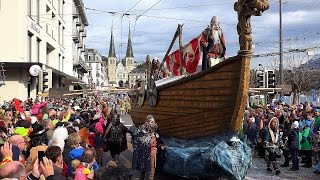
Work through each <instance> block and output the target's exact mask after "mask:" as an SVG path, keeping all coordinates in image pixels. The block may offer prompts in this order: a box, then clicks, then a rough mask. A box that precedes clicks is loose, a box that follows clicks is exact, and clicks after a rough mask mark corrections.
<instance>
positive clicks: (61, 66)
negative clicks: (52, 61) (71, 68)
mask: <svg viewBox="0 0 320 180" xmlns="http://www.w3.org/2000/svg"><path fill="white" fill-rule="evenodd" d="M63 64H64V57H63V56H62V64H61V71H62V72H63V68H64V66H63Z"/></svg>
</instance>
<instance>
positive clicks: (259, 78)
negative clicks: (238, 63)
mask: <svg viewBox="0 0 320 180" xmlns="http://www.w3.org/2000/svg"><path fill="white" fill-rule="evenodd" d="M257 84H258V88H265V75H264V72H263V71H261V70H258V71H257Z"/></svg>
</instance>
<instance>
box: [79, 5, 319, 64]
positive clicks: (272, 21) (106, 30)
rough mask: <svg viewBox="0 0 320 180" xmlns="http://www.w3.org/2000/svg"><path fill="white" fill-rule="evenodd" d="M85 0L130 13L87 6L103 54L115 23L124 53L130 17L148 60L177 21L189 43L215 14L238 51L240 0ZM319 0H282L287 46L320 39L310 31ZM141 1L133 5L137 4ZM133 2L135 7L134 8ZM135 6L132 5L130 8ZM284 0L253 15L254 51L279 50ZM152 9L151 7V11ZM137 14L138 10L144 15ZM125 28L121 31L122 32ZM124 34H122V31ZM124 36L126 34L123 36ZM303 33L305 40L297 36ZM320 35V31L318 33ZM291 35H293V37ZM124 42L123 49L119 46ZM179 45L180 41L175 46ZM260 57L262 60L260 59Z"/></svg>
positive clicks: (141, 56) (137, 50)
mask: <svg viewBox="0 0 320 180" xmlns="http://www.w3.org/2000/svg"><path fill="white" fill-rule="evenodd" d="M158 1H159V0H121V1H118V0H108V1H101V0H100V1H99V0H84V3H85V6H86V7H90V8H95V9H98V10H105V11H113V12H119V13H123V12H126V13H129V14H130V15H129V16H124V17H123V18H122V21H121V15H120V14H114V15H112V14H110V13H106V12H104V13H101V12H100V11H92V10H86V12H87V16H88V19H89V27H88V37H87V43H86V44H87V47H91V48H95V49H97V50H99V51H100V53H102V54H103V55H106V54H107V53H108V50H109V43H110V42H109V41H110V33H111V26H112V23H113V32H114V38H115V46H116V52H117V55H118V56H120V52H122V53H121V58H123V57H124V56H125V51H126V44H127V38H128V32H129V23H130V28H131V35H132V41H133V51H134V55H135V57H136V59H138V60H143V61H144V60H145V57H146V55H147V54H150V55H151V56H152V57H153V56H157V57H159V58H162V57H163V56H164V54H165V52H166V51H167V49H168V47H169V44H170V42H171V40H172V38H173V35H174V32H175V30H176V28H177V25H178V24H179V23H180V24H184V26H183V42H184V43H186V42H188V41H189V40H191V39H192V38H193V37H196V36H197V35H199V34H200V33H201V32H202V31H203V30H204V29H205V28H206V27H207V25H208V24H209V22H210V19H211V17H212V16H214V15H215V16H217V17H219V19H220V22H221V27H222V29H223V32H224V34H225V37H226V41H227V54H228V56H233V55H236V53H237V51H238V49H239V44H238V35H237V31H236V24H237V13H236V12H235V11H234V10H233V4H234V2H235V1H212V0H201V1H185V0H175V1H170V0H162V1H160V2H159V3H158V4H157V5H155V6H154V7H153V8H152V9H150V10H148V9H149V8H150V7H151V6H153V5H154V4H156V3H157V2H158ZM317 2H318V1H317V0H305V1H303V2H301V1H298V0H292V1H287V2H286V3H285V4H283V29H284V32H283V39H284V48H290V47H298V46H299V45H304V44H305V45H306V46H308V42H311V40H314V41H312V43H319V40H318V39H319V38H314V37H312V36H310V34H313V33H316V32H317V31H319V29H320V25H319V24H318V23H317V22H318V21H317V19H319V18H320V11H319V10H320V6H319V5H317ZM135 4H136V6H135V7H134V8H132V7H133V6H134V5H135ZM131 8H132V9H131ZM129 9H131V10H130V11H128V10H129ZM278 9H279V3H278V2H276V1H271V7H270V9H269V10H268V11H266V12H264V14H263V15H262V16H261V17H253V18H252V26H253V34H252V35H253V42H254V43H255V49H254V50H255V53H266V52H274V51H276V50H277V49H279V48H278V44H279V30H278V29H279V12H278ZM146 10H148V11H146ZM141 14H142V16H140V17H139V18H138V19H137V20H136V18H137V17H138V15H141ZM121 32H122V33H121ZM121 34H122V35H121ZM121 37H122V38H121ZM295 37H298V38H300V39H303V37H305V39H304V40H300V39H299V40H297V42H298V43H297V42H294V41H293V40H292V39H294V38H295ZM317 37H319V35H318V36H317ZM290 38H291V40H290V41H289V40H288V39H290ZM121 45H122V50H121V49H120V47H121ZM175 48H178V41H177V42H176V44H175V46H174V48H173V50H174V49H175ZM256 61H258V60H256Z"/></svg>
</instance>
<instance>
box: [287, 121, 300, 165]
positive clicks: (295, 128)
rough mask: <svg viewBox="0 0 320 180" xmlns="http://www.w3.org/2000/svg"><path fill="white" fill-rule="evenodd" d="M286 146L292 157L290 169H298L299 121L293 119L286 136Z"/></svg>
mask: <svg viewBox="0 0 320 180" xmlns="http://www.w3.org/2000/svg"><path fill="white" fill-rule="evenodd" d="M288 147H289V151H290V155H291V159H292V168H291V169H290V170H291V171H297V170H299V158H298V152H299V122H298V121H295V122H293V123H292V130H291V131H290V134H289V137H288Z"/></svg>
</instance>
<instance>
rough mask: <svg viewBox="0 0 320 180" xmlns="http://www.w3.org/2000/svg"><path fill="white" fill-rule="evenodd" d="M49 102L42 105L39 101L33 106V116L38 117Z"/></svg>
mask: <svg viewBox="0 0 320 180" xmlns="http://www.w3.org/2000/svg"><path fill="white" fill-rule="evenodd" d="M46 105H47V102H43V103H40V102H39V100H36V101H35V102H34V104H33V106H32V115H37V114H39V112H40V109H41V108H43V107H45V106H46Z"/></svg>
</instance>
